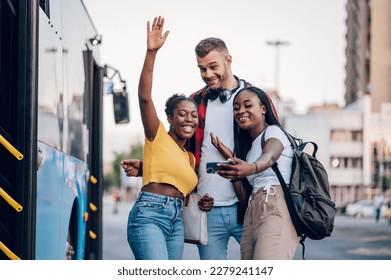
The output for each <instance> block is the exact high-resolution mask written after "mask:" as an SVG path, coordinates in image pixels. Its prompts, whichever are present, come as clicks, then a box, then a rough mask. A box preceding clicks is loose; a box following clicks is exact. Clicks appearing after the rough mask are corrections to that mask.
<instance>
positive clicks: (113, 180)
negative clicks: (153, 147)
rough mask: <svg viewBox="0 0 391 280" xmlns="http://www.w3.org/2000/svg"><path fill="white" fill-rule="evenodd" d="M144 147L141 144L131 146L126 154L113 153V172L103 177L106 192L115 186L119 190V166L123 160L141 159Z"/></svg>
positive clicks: (120, 169) (120, 170) (120, 168)
mask: <svg viewBox="0 0 391 280" xmlns="http://www.w3.org/2000/svg"><path fill="white" fill-rule="evenodd" d="M143 149H144V146H143V144H141V143H137V144H133V145H131V146H130V151H129V152H128V153H114V156H115V158H114V160H113V163H112V164H113V172H110V173H108V174H106V175H105V176H104V188H105V189H106V190H107V189H109V188H110V187H112V186H117V187H118V188H121V180H120V178H121V172H123V171H122V167H121V165H120V163H121V161H122V160H123V159H129V158H134V159H142V157H143Z"/></svg>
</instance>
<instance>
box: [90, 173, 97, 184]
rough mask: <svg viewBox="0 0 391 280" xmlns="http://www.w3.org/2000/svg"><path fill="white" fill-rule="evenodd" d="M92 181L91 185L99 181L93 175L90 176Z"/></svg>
mask: <svg viewBox="0 0 391 280" xmlns="http://www.w3.org/2000/svg"><path fill="white" fill-rule="evenodd" d="M90 181H91V183H93V184H96V183H98V180H97V179H96V178H95V177H94V176H92V175H90Z"/></svg>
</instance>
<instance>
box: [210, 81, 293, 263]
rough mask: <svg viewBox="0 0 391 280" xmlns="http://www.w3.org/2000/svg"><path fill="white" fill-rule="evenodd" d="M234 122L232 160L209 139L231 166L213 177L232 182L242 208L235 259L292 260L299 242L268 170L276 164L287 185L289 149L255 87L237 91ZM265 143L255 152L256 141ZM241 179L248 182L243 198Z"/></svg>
mask: <svg viewBox="0 0 391 280" xmlns="http://www.w3.org/2000/svg"><path fill="white" fill-rule="evenodd" d="M233 114H234V119H235V124H234V133H235V141H236V143H235V147H237V150H236V151H235V155H236V156H237V157H232V154H233V153H232V152H231V151H230V150H229V149H228V148H227V147H225V146H224V144H223V143H222V142H221V141H220V140H219V139H218V138H217V137H215V136H214V135H213V134H211V138H212V142H213V144H214V145H215V147H216V148H217V149H218V150H219V151H220V152H221V153H222V154H223V155H225V157H226V158H227V159H228V161H231V162H233V163H234V165H231V164H220V165H221V166H223V167H224V168H225V169H226V170H221V171H218V172H217V173H218V174H219V175H221V176H223V177H225V178H227V179H231V181H232V182H234V186H235V190H236V192H237V195H238V198H239V199H240V200H241V203H242V204H244V205H246V204H247V202H248V208H247V210H246V215H245V219H244V225H243V234H242V239H241V242H240V248H241V259H244V260H248V259H250V260H251V259H253V260H256V259H257V260H266V259H272V260H287V259H292V258H293V256H294V254H295V251H296V247H297V245H298V243H299V240H300V239H299V237H298V236H297V234H296V231H295V228H294V226H293V224H292V221H291V218H290V215H289V212H288V208H287V205H286V202H285V199H284V193H283V190H282V187H281V186H280V183H279V181H278V178H277V176H276V174H275V173H274V171H273V170H272V168H271V166H272V165H273V164H274V163H275V162H277V163H278V166H279V169H280V171H281V173H282V175H283V177H284V180H285V182H287V184H289V182H290V174H291V164H292V154H293V150H292V147H291V145H290V142H289V140H288V138H287V137H286V136H285V134H284V132H283V131H282V130H281V129H280V128H279V126H280V123H279V121H278V119H277V117H276V113H275V112H274V108H273V107H272V105H271V102H270V99H269V97H268V96H267V94H266V93H265V92H264V91H263V90H261V89H259V88H257V87H250V88H245V89H242V90H240V91H239V92H238V93H237V94H236V96H235V98H234V101H233ZM263 133H265V143H264V146H263V148H262V147H261V137H262V134H263ZM243 178H246V179H247V180H248V182H249V183H250V185H251V186H252V187H251V195H250V198H249V199H248V196H246V191H245V185H246V184H244V183H245V182H244V180H242V179H243Z"/></svg>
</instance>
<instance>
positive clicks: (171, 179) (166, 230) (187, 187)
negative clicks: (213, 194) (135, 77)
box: [127, 16, 198, 260]
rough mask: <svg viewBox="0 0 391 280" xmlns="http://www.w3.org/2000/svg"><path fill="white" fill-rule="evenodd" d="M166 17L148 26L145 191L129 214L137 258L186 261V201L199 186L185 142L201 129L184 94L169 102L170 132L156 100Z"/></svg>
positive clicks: (142, 92) (143, 102) (143, 85)
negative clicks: (156, 66)
mask: <svg viewBox="0 0 391 280" xmlns="http://www.w3.org/2000/svg"><path fill="white" fill-rule="evenodd" d="M163 26H164V18H162V17H160V16H159V17H155V18H154V20H153V23H152V27H150V22H149V21H148V22H147V52H146V55H145V60H144V65H143V68H142V71H141V75H140V81H139V87H138V98H139V106H140V112H141V119H142V122H143V126H144V133H145V145H144V162H143V187H142V189H141V192H140V194H139V196H138V198H137V201H136V202H135V204H134V206H133V208H132V210H131V211H130V213H129V219H128V228H127V232H128V234H127V235H128V242H129V245H130V247H131V249H132V251H133V254H134V256H135V258H136V259H144V260H147V259H148V260H151V259H181V258H182V254H183V248H184V228H183V221H182V207H183V199H184V197H185V196H187V195H188V194H189V193H191V192H192V190H193V189H194V188H195V186H196V185H197V175H196V173H195V171H194V167H193V166H191V164H190V161H189V157H193V155H192V154H191V153H188V152H187V151H186V150H185V149H184V146H185V143H186V142H187V140H188V139H189V138H190V137H192V136H193V134H194V133H195V130H196V128H197V126H198V113H197V105H196V103H195V102H194V100H193V99H190V98H188V97H186V96H185V95H179V94H174V95H173V96H171V97H170V98H169V99H168V100H167V102H166V108H165V112H166V115H167V121H168V123H169V124H170V129H169V131H168V132H166V130H165V128H164V126H163V124H162V123H161V121H160V120H159V118H158V116H157V113H156V110H155V106H154V103H153V100H152V80H153V69H154V64H155V59H156V55H157V52H158V50H159V49H160V48H161V47H162V46H163V44H164V42H165V40H166V38H167V36H168V33H169V31H166V32H165V33H164V34H163Z"/></svg>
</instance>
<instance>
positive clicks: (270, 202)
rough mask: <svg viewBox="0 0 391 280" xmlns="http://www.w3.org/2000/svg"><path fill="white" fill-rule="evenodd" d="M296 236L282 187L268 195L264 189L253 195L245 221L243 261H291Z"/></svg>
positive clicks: (294, 249) (298, 239) (274, 189)
mask: <svg viewBox="0 0 391 280" xmlns="http://www.w3.org/2000/svg"><path fill="white" fill-rule="evenodd" d="M299 241H300V238H299V237H298V236H297V234H296V231H295V228H294V226H293V224H292V221H291V217H290V215H289V212H288V208H287V205H286V202H285V198H284V193H283V190H282V187H281V186H273V187H272V188H270V190H269V194H267V192H266V191H265V190H263V189H261V190H259V191H257V192H256V193H255V194H253V195H252V200H251V203H250V205H249V206H248V208H247V210H246V215H245V217H244V224H243V233H242V239H241V241H240V251H241V259H242V260H291V259H292V258H293V256H294V254H295V252H296V248H297V245H298V244H299Z"/></svg>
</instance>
